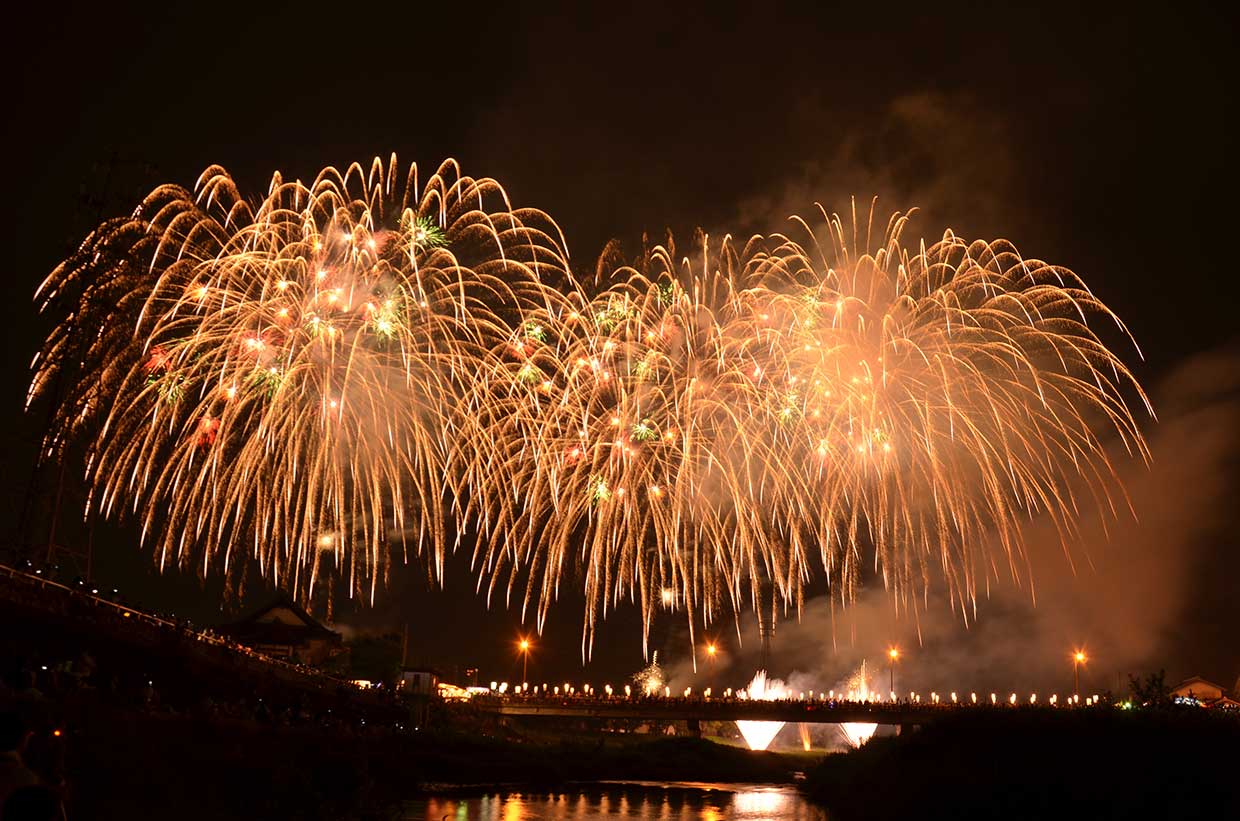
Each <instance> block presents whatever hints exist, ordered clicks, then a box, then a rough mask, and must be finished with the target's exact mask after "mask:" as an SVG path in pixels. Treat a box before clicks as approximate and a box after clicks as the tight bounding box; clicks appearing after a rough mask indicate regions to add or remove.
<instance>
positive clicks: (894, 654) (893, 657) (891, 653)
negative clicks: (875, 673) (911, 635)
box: [887, 647, 900, 693]
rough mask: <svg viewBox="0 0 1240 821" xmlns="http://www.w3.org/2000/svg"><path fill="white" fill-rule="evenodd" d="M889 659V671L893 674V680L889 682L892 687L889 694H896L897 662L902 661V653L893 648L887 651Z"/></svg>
mask: <svg viewBox="0 0 1240 821" xmlns="http://www.w3.org/2000/svg"><path fill="white" fill-rule="evenodd" d="M887 659H888V660H889V662H890V664H889V665H888V669H889V671H890V672H891V680H890V681H889V682H888V684H889V685H891V687H890V690H889V691H888V692H892V693H894V692H895V691H896V662H897V661H899V660H900V651H899V650H898V649H897V648H895V647H892V648H891V649H890V650H888V651H887Z"/></svg>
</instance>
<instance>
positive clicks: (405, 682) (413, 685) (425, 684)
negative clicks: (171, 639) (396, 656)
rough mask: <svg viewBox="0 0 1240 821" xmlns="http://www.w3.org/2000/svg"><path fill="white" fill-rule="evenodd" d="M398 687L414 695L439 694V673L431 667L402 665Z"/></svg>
mask: <svg viewBox="0 0 1240 821" xmlns="http://www.w3.org/2000/svg"><path fill="white" fill-rule="evenodd" d="M397 689H399V690H401V691H402V692H404V693H407V694H408V695H412V696H434V695H438V694H439V674H438V673H436V672H435V671H434V670H432V669H430V668H429V667H402V668H401V670H400V683H399V684H398V685H397Z"/></svg>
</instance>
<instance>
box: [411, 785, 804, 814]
mask: <svg viewBox="0 0 1240 821" xmlns="http://www.w3.org/2000/svg"><path fill="white" fill-rule="evenodd" d="M404 818H405V819H406V821H444V819H454V820H455V821H467V820H468V821H533V819H556V821H603V819H606V820H607V821H615V820H616V819H624V818H631V819H642V821H655V819H658V820H659V821H725V819H726V821H824V820H825V819H826V815H825V814H824V813H823V812H822V811H821V810H819V809H817V808H816V807H813V806H812V805H810V804H809V803H807V802H806V801H805V799H804V798H802V797H801V796H800V795H799V794H798V793H797V791H796V790H795V789H793V788H791V787H774V786H770V787H763V786H749V785H740V784H735V785H733V784H667V785H659V784H598V785H593V786H590V787H585V788H583V789H581V790H576V791H570V792H567V793H563V792H507V793H501V792H492V793H487V794H482V795H467V794H462V795H460V796H452V797H448V796H435V797H430V798H421V799H417V800H413V801H409V802H407V803H406V806H405V814H404Z"/></svg>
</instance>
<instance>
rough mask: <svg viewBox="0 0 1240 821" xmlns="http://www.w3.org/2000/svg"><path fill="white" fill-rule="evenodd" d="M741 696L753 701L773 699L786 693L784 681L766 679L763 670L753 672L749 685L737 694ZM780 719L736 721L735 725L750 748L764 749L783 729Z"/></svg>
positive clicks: (779, 697)
mask: <svg viewBox="0 0 1240 821" xmlns="http://www.w3.org/2000/svg"><path fill="white" fill-rule="evenodd" d="M737 695H738V696H739V697H741V698H749V699H753V700H755V701H775V700H776V699H781V698H786V697H787V695H788V692H787V689H786V688H785V687H784V683H783V682H782V681H779V680H778V679H768V678H767V677H766V671H765V670H759V671H758V672H757V673H755V674H754V677H753V680H752V681H750V682H749V686H748V687H746V688H745V689H744V690H742V691H741V692H739V693H738V694H737ZM783 726H784V722H782V721H738V722H736V727H737V729H739V730H740V731H741V735H742V736H743V737H744V738H745V743H746V744H748V745H749V749H751V750H765V749H766V748H767V747H769V746H770V745H771V742H772V741H774V740H775V736H777V735H779V731H780V730H781V729H783Z"/></svg>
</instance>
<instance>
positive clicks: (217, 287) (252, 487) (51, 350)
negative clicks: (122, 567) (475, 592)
mask: <svg viewBox="0 0 1240 821" xmlns="http://www.w3.org/2000/svg"><path fill="white" fill-rule="evenodd" d="M401 183H402V180H401V177H400V175H399V174H398V169H397V166H396V161H395V158H394V157H393V158H392V160H391V163H390V164H389V165H388V166H387V167H384V165H383V164H382V163H380V162H379V161H378V160H376V161H375V162H374V163H373V164H372V165H371V166H370V168H369V169H365V168H363V167H362V166H360V165H356V164H355V165H353V166H351V167H349V169H348V170H346V171H345V172H344V173H340V172H338V171H336V170H335V169H327V170H325V171H323V172H322V173H320V174H319V175H318V176H317V177H316V179H315V180H314V182H313V183H311V184H310V185H304V184H302V183H301V182H286V181H285V180H283V179H282V178H281V177H280V175H278V174H277V175H276V176H275V177H274V178H273V180H272V183H271V186H270V189H269V192H268V194H267V196H266V197H265V198H264V199H262V200H261V201H259V202H258V203H257V204H255V205H251V204H249V203H248V202H247V201H246V200H245V199H244V198H243V197H242V195H241V193H240V192H239V191H238V189H237V187H236V185H235V184H234V182H233V180H232V179H231V178H230V177H229V176H228V175H227V174H226V173H225V172H224V171H223V170H222V169H220V168H210V169H208V170H207V171H206V172H204V173H203V175H202V176H201V177H200V179H199V181H198V185H197V187H196V189H195V191H194V192H192V193H191V192H189V191H185V190H183V189H180V188H177V187H173V186H166V187H164V188H161V189H159V190H158V191H156V192H155V193H153V194H152V195H151V196H150V197H149V198H148V199H147V201H146V202H144V203H143V205H142V207H140V208H139V209H138V210H137V212H135V214H134V215H133V217H132V218H130V219H128V220H121V221H116V222H114V223H109V224H107V225H105V226H103V227H101V229H100V230H99V231H97V232H96V233H95V235H93V236H92V237H91V238H90V239H89V240H88V241H87V243H86V245H85V246H84V247H83V250H82V252H81V253H79V254H78V255H76V256H75V257H74V258H73V259H71V260H69V261H67V262H66V263H65V264H64V265H62V266H61V267H60V268H59V269H58V270H57V271H56V272H54V273H53V275H52V276H51V277H50V278H49V280H48V281H47V282H46V283H45V284H44V285H43V287H42V288H41V289H40V296H41V298H42V299H43V301H44V307H45V310H58V311H60V312H62V313H66V314H68V319H67V320H66V322H64V323H63V324H62V325H60V326H58V327H57V328H56V329H55V330H54V331H53V333H52V336H51V337H50V338H49V341H48V344H47V345H46V347H45V351H44V353H43V355H42V356H41V357H40V359H39V360H38V361H37V363H36V374H35V380H34V384H33V386H32V397H34V396H37V395H38V394H39V393H41V392H44V391H46V390H48V387H49V386H50V385H51V384H53V383H54V382H56V381H57V377H56V374H57V373H62V372H66V371H67V369H70V368H72V369H74V372H73V373H72V375H71V378H70V379H69V380H68V381H70V382H71V383H72V385H73V388H72V389H71V390H70V392H69V393H68V394H67V396H66V399H65V400H62V402H61V403H60V406H59V415H58V416H57V417H56V424H54V425H53V428H52V430H51V432H50V434H49V437H48V448H49V450H50V449H54V448H56V447H59V446H62V443H63V442H64V441H65V440H66V439H67V438H68V437H69V436H70V435H71V434H73V433H75V432H76V431H78V430H79V429H81V428H82V427H83V426H84V425H85V423H86V422H88V421H91V420H92V419H93V420H94V421H97V423H98V431H99V434H98V436H97V439H96V441H95V442H94V443H93V444H92V445H91V448H90V453H89V459H88V478H89V479H90V481H91V483H92V484H93V486H94V488H95V494H94V496H95V498H94V500H93V503H94V504H97V505H99V506H100V508H101V509H102V510H103V511H104V512H105V513H107V514H111V513H114V512H120V511H121V510H122V509H128V510H130V511H132V512H133V514H134V515H135V516H136V517H137V518H138V520H139V521H140V522H141V526H142V532H143V537H144V539H150V540H152V541H154V542H155V544H156V551H157V554H158V560H159V562H160V564H161V565H162V564H164V563H167V562H170V561H171V562H175V563H178V564H181V565H190V564H191V563H192V562H195V561H197V562H198V563H199V564H200V567H201V569H202V570H203V571H204V572H205V571H206V570H207V569H208V568H209V567H210V566H212V565H213V564H218V565H220V566H221V567H222V568H223V569H224V570H225V571H226V572H227V570H228V569H229V568H230V566H231V565H233V564H234V563H236V562H237V560H238V559H241V558H245V559H252V560H254V561H256V562H257V564H258V566H259V568H260V569H261V570H262V571H263V572H264V573H266V574H268V575H270V576H271V577H272V578H273V579H275V580H276V581H277V582H282V583H285V584H287V585H288V586H290V587H292V588H293V589H295V590H298V591H301V592H308V591H309V590H310V589H312V587H313V586H314V584H315V582H316V580H317V578H318V576H319V573H320V570H321V568H322V566H323V560H324V558H330V560H331V563H332V565H333V566H334V567H335V568H337V569H338V570H339V573H340V575H341V576H343V577H347V579H348V581H349V583H350V585H351V588H352V589H355V590H356V589H364V588H366V587H368V588H369V590H370V592H371V594H372V595H373V591H374V586H375V584H376V582H377V581H378V580H379V579H380V578H381V577H382V576H383V575H384V574H385V572H386V568H387V566H388V561H389V557H390V554H391V553H392V552H393V545H395V546H396V547H395V550H396V551H400V550H402V549H403V550H404V552H405V555H406V556H407V555H408V553H409V552H411V548H412V549H413V550H415V551H423V550H424V551H426V552H428V553H429V554H430V556H431V557H432V558H433V565H434V566H435V567H440V566H441V562H442V558H443V555H444V551H445V543H446V542H447V540H448V536H447V533H446V528H445V524H444V521H445V519H444V516H445V513H444V507H445V506H444V500H445V496H446V495H450V494H451V492H452V484H451V483H450V482H446V481H445V472H446V467H445V466H446V464H447V462H448V455H447V444H448V442H450V441H451V440H452V438H453V436H454V431H455V430H456V429H457V422H458V418H459V416H460V414H461V412H462V409H461V406H460V405H459V404H458V401H459V400H460V399H461V398H462V397H463V396H464V395H465V393H466V390H465V389H464V387H463V386H465V385H468V384H469V382H470V380H471V379H473V378H474V374H476V372H477V369H478V363H479V362H480V361H484V360H485V359H486V358H487V357H488V356H489V355H490V352H491V351H492V350H494V349H496V348H497V347H499V346H501V345H502V344H504V343H505V342H506V341H507V339H508V336H509V333H508V330H507V329H508V328H509V327H511V325H512V323H513V322H514V321H516V320H518V319H519V318H521V317H525V316H531V315H538V314H539V313H545V312H546V311H547V310H549V307H550V306H549V304H548V302H547V301H545V299H544V298H545V297H546V298H550V299H554V298H555V294H556V293H557V292H556V291H555V290H553V289H551V288H549V287H548V286H547V283H554V284H556V285H562V284H563V283H564V282H566V281H567V277H566V267H565V265H564V263H563V259H564V253H563V250H562V240H561V239H560V237H559V232H558V230H557V229H556V228H555V226H554V224H553V223H552V222H551V221H550V219H549V218H547V217H546V216H545V215H543V214H541V213H540V212H536V211H517V210H513V209H511V208H510V207H509V205H508V203H507V199H506V196H505V195H504V192H503V190H502V189H501V188H500V187H499V185H498V184H497V183H495V182H494V181H492V180H487V179H483V180H475V179H472V178H469V177H464V176H461V174H460V173H459V170H458V169H457V168H456V166H455V164H453V163H451V162H447V163H444V164H443V165H442V166H441V167H440V168H439V169H438V170H437V171H436V173H435V174H433V175H431V176H430V178H429V179H427V180H426V181H425V183H424V184H419V180H418V176H417V167H416V166H414V167H413V168H411V169H410V171H409V174H408V176H407V177H405V179H404V180H403V185H402V184H401ZM117 247H119V248H120V251H119V252H113V251H112V249H114V248H117ZM113 259H115V260H117V261H116V262H115V263H114V262H112V260H113ZM118 295H119V299H117V296H118ZM113 306H115V307H113ZM78 362H81V363H84V364H83V365H81V366H77V365H76V363H78Z"/></svg>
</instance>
